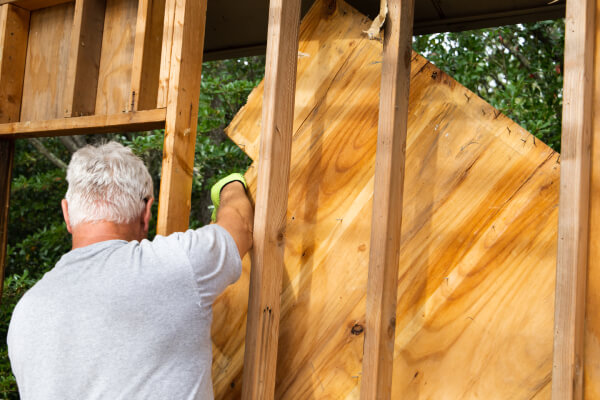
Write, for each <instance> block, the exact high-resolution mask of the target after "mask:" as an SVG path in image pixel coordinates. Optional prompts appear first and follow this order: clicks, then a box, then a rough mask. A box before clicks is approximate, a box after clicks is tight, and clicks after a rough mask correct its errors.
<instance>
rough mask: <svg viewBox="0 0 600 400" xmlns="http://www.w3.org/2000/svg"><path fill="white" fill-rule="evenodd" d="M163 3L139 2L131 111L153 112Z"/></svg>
mask: <svg viewBox="0 0 600 400" xmlns="http://www.w3.org/2000/svg"><path fill="white" fill-rule="evenodd" d="M164 18H165V0H140V3H139V6H138V16H137V26H136V32H135V48H134V50H133V66H132V72H131V93H130V99H129V103H130V104H132V105H133V110H135V111H137V110H149V109H152V108H156V104H157V96H158V81H159V75H160V61H161V56H160V52H161V48H162V38H163V25H164Z"/></svg>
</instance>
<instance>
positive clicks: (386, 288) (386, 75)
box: [360, 0, 414, 399]
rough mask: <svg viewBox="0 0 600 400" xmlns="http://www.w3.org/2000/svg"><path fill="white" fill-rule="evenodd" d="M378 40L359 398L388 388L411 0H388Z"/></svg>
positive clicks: (378, 395)
mask: <svg viewBox="0 0 600 400" xmlns="http://www.w3.org/2000/svg"><path fill="white" fill-rule="evenodd" d="M388 9H389V16H388V19H387V21H386V29H385V35H384V39H383V65H382V71H381V91H380V103H379V127H378V133H377V154H376V160H375V182H374V185H375V188H374V195H373V218H372V226H371V248H370V253H369V277H368V284H367V320H366V322H367V328H366V333H365V347H364V356H363V375H362V381H361V392H360V393H361V396H360V397H361V399H389V398H390V396H391V390H392V367H393V361H394V340H395V338H396V336H395V331H396V295H397V290H398V263H399V261H400V260H399V254H400V232H401V225H402V193H403V188H404V160H405V150H406V127H407V115H408V90H409V85H410V62H411V51H412V24H413V19H414V17H413V15H414V0H391V1H389V2H388Z"/></svg>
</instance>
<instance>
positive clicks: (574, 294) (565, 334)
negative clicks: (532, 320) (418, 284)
mask: <svg viewBox="0 0 600 400" xmlns="http://www.w3.org/2000/svg"><path fill="white" fill-rule="evenodd" d="M594 3H595V2H594V0H569V1H568V2H567V14H566V19H565V33H566V34H565V78H564V92H563V119H562V148H561V173H560V209H559V217H558V255H557V265H556V307H555V313H554V363H553V371H552V399H554V400H571V399H582V398H583V397H582V396H583V363H584V353H583V349H584V347H583V343H584V316H585V298H586V273H587V258H588V231H589V229H588V215H589V206H590V201H589V200H590V141H591V133H592V131H591V130H592V101H593V98H592V95H593V90H592V87H593V86H592V84H593V59H594V35H595V29H594V25H595V10H594V7H595V4H594Z"/></svg>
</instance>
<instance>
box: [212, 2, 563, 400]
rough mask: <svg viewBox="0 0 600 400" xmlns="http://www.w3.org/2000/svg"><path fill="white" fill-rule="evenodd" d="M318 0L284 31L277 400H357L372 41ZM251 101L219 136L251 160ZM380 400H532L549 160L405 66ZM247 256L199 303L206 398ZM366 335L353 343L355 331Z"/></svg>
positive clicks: (219, 373)
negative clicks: (387, 396)
mask: <svg viewBox="0 0 600 400" xmlns="http://www.w3.org/2000/svg"><path fill="white" fill-rule="evenodd" d="M329 5H330V3H329V2H324V1H317V2H315V4H314V6H313V8H312V9H311V10H310V11H309V13H308V14H307V15H306V17H305V18H304V20H303V22H302V25H301V28H300V44H299V51H300V52H302V53H303V55H301V56H300V57H299V59H298V74H297V80H296V99H295V112H294V124H293V132H294V133H293V143H292V156H291V169H290V185H289V196H288V212H287V215H286V223H287V227H286V231H285V251H284V265H285V268H284V271H283V279H282V291H281V319H280V329H279V346H278V347H279V348H278V358H277V378H276V384H275V398H278V399H315V398H316V399H327V398H332V399H356V398H358V397H359V393H360V384H361V379H362V378H361V369H362V359H363V341H364V335H365V316H366V308H365V307H366V287H367V275H368V258H369V256H368V254H369V248H370V226H371V213H372V198H373V187H374V186H373V177H374V167H375V153H376V140H377V126H378V115H379V92H380V84H381V82H380V80H381V61H382V47H381V43H380V42H377V41H369V40H367V39H366V38H365V37H364V35H363V33H362V31H363V30H366V29H368V26H369V20H368V19H367V18H366V17H365V16H364V15H361V14H360V13H358V12H357V11H356V10H354V9H353V8H351V7H350V6H348V5H347V4H346V3H344V2H342V1H338V2H337V4H336V6H335V7H334V8H333V9H332V8H331V7H329ZM262 90H263V86H262V85H261V86H259V87H258V88H257V89H255V91H253V93H252V94H251V95H250V97H249V99H248V103H247V104H246V106H245V107H244V108H243V109H242V110H241V111H240V113H239V114H238V115H237V116H236V117H235V118H234V121H233V122H232V124H231V125H230V127H229V128H228V130H227V132H228V134H229V135H230V136H231V137H232V138H233V140H234V141H235V142H236V143H238V144H239V145H240V146H242V148H243V149H245V150H246V151H247V153H248V154H249V155H250V156H251V157H252V158H253V159H254V160H255V163H254V166H253V167H252V168H250V169H249V171H248V173H247V175H246V176H247V179H248V182H249V184H250V192H251V193H253V195H254V194H255V193H256V179H257V173H256V169H257V168H256V163H257V162H258V161H259V156H258V152H259V141H260V130H261V109H262ZM407 131H408V135H407V148H406V171H407V173H406V176H405V184H404V201H403V207H402V213H403V215H402V234H401V238H402V239H401V249H400V260H401V261H400V264H399V271H398V278H397V288H398V296H397V298H398V305H397V308H396V316H397V317H396V319H397V322H396V341H395V346H394V349H395V350H394V375H393V383H392V398H394V399H398V398H402V399H409V400H412V399H415V400H417V399H418V400H422V399H475V398H480V399H517V400H519V399H532V398H535V399H548V398H549V394H550V384H551V381H550V380H551V373H552V340H553V329H552V327H553V304H554V285H555V262H556V239H557V217H558V208H557V205H558V186H559V174H560V164H559V163H558V162H557V160H558V154H556V153H554V152H553V151H552V150H551V149H549V148H548V147H547V146H546V145H544V144H543V143H541V142H540V141H539V140H537V139H534V137H533V136H531V135H530V134H529V133H527V132H526V131H525V130H523V129H522V128H521V127H519V126H518V125H517V124H515V123H514V122H512V121H510V120H509V119H508V118H506V117H505V116H504V115H502V114H501V113H499V112H498V111H497V110H495V109H494V108H493V107H491V106H490V105H489V104H487V103H485V102H484V101H483V100H481V99H480V98H478V97H477V96H476V95H475V94H473V93H472V92H470V91H469V90H467V89H465V88H464V87H463V86H461V85H460V84H458V83H457V82H456V81H454V80H453V79H452V78H450V77H449V76H448V75H446V74H444V73H443V72H442V71H440V70H439V69H437V68H436V67H435V66H433V65H431V64H429V63H428V62H427V61H426V60H425V59H423V58H422V57H420V56H418V55H416V54H414V55H413V58H412V61H411V83H410V98H409V111H408V130H407ZM249 280H250V257H247V258H245V259H244V262H243V272H242V277H241V278H240V280H239V282H238V283H236V284H235V285H233V286H231V287H229V288H228V289H227V290H226V291H225V293H224V294H223V295H222V296H220V297H219V298H218V300H217V302H216V303H215V305H214V312H213V315H214V321H213V354H214V360H213V381H214V391H215V398H217V399H237V398H239V397H240V396H241V390H242V389H241V388H242V386H243V382H242V377H243V372H242V368H243V354H244V335H245V329H246V317H247V315H246V313H247V301H248V290H249ZM367 334H368V333H367Z"/></svg>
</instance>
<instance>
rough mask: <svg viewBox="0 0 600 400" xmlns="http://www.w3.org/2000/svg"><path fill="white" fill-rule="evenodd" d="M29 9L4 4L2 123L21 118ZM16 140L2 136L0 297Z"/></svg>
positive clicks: (0, 17)
mask: <svg viewBox="0 0 600 400" xmlns="http://www.w3.org/2000/svg"><path fill="white" fill-rule="evenodd" d="M28 34H29V11H27V10H23V9H21V8H18V7H15V6H13V5H11V4H5V5H2V6H0V123H6V122H13V121H18V120H19V113H20V109H21V94H22V93H23V76H24V73H25V56H26V51H27V36H28ZM13 156H14V140H12V139H0V296H2V288H3V281H4V266H5V263H6V242H7V230H8V205H9V200H10V181H11V176H12V163H13Z"/></svg>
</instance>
